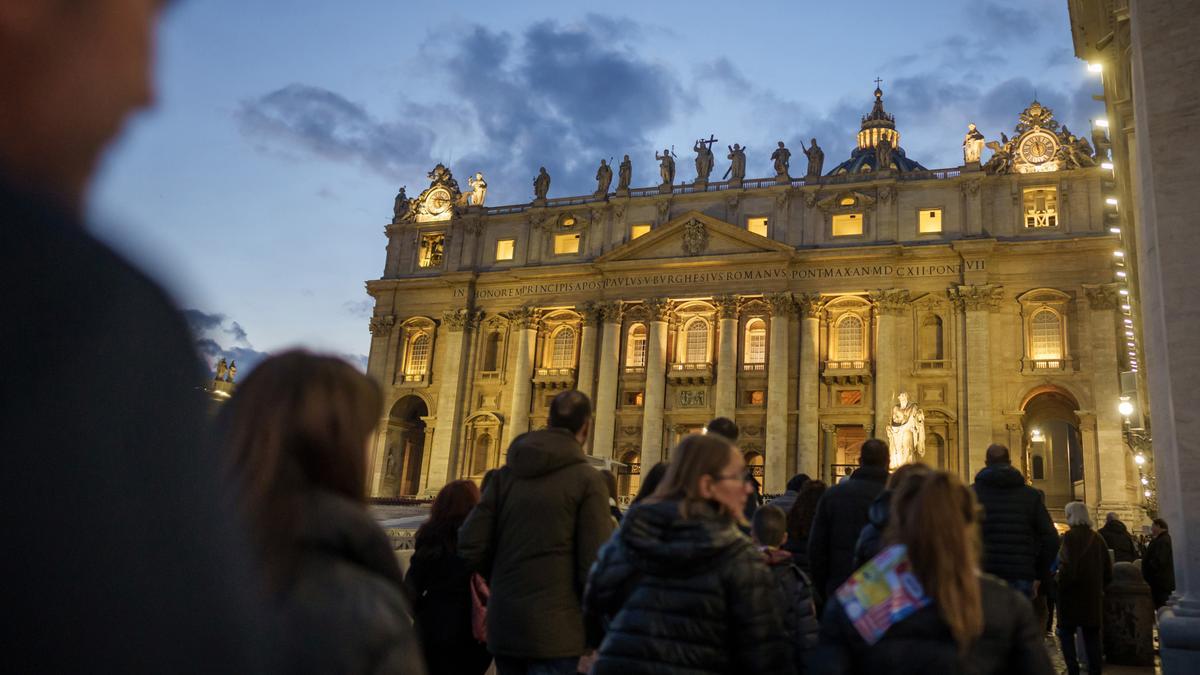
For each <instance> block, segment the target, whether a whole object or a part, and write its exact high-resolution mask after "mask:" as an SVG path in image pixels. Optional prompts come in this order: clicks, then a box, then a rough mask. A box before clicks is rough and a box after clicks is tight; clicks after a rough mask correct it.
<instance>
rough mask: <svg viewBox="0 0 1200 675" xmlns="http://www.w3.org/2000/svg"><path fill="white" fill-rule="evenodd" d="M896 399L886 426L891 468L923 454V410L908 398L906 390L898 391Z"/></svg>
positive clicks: (912, 460)
mask: <svg viewBox="0 0 1200 675" xmlns="http://www.w3.org/2000/svg"><path fill="white" fill-rule="evenodd" d="M896 399H897V405H895V406H893V407H892V419H891V422H890V423H889V424H888V427H887V440H888V446H889V447H890V448H891V467H890V468H892V469H895V468H896V467H898V466H900V465H902V464H908V463H910V462H915V461H917V460H918V459H919V458H920V457H924V456H925V413H924V411H922V410H921V409H920V408H919V407H918V406H917V404H916V403H914V402H912V401H909V400H908V393H907V392H903V391H902V392H900V394H899V395H898V396H897V397H896Z"/></svg>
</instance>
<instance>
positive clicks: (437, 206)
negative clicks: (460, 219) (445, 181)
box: [425, 188, 453, 216]
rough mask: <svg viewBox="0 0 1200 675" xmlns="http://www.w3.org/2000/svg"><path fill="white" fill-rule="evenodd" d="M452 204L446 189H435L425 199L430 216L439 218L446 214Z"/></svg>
mask: <svg viewBox="0 0 1200 675" xmlns="http://www.w3.org/2000/svg"><path fill="white" fill-rule="evenodd" d="M452 203H453V201H452V200H451V198H450V191H449V190H447V189H446V188H435V189H434V190H432V191H430V193H429V195H428V196H427V197H426V198H425V210H426V211H428V212H429V213H430V215H434V216H438V215H441V214H443V213H445V212H446V210H447V209H449V208H450V205H451V204H452Z"/></svg>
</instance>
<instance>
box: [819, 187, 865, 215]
mask: <svg viewBox="0 0 1200 675" xmlns="http://www.w3.org/2000/svg"><path fill="white" fill-rule="evenodd" d="M849 199H852V200H854V203H852V204H845V205H843V204H842V201H844V200H849ZM817 206H818V207H819V208H820V209H821V210H822V211H824V212H826V213H829V212H831V211H856V210H860V209H870V208H872V207H874V206H875V198H874V197H872V196H871V195H869V194H866V193H863V192H858V191H855V190H849V191H846V192H839V193H838V194H836V195H832V196H830V197H826V198H825V199H822V200H821V201H819V202H817Z"/></svg>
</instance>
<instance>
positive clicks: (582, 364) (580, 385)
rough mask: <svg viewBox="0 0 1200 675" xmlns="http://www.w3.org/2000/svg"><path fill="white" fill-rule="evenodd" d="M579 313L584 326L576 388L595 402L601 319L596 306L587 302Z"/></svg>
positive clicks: (581, 335)
mask: <svg viewBox="0 0 1200 675" xmlns="http://www.w3.org/2000/svg"><path fill="white" fill-rule="evenodd" d="M579 313H580V315H582V316H583V321H582V325H581V326H580V330H579V332H580V338H579V370H578V373H579V375H578V377H576V378H575V388H576V389H578V390H579V391H581V392H583V393H584V394H585V395H587V397H588V400H590V401H592V402H593V403H594V402H595V399H594V398H593V396H594V392H595V389H593V387H595V385H596V321H597V320H598V319H599V318H600V317H599V312H598V311H597V309H596V304H595V303H592V302H585V303H582V304H581V305H580V306H579Z"/></svg>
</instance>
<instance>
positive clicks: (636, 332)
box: [625, 323, 646, 368]
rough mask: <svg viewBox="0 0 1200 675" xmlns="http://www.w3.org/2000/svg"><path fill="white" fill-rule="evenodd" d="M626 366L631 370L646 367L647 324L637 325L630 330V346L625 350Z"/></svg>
mask: <svg viewBox="0 0 1200 675" xmlns="http://www.w3.org/2000/svg"><path fill="white" fill-rule="evenodd" d="M625 365H626V366H627V367H630V368H645V367H646V324H644V323H635V324H633V327H631V328H630V329H629V346H628V348H627V349H626V350H625Z"/></svg>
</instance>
